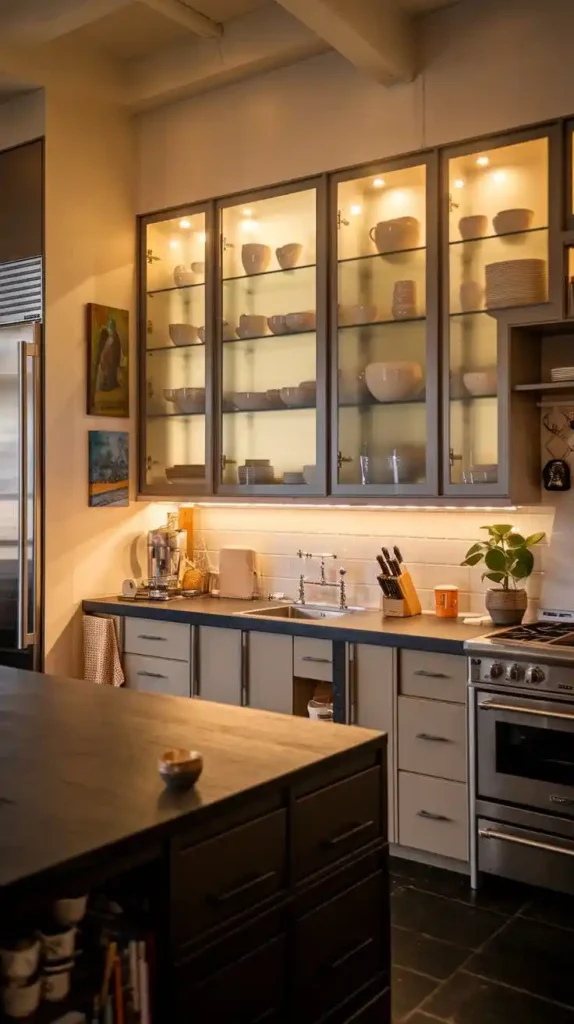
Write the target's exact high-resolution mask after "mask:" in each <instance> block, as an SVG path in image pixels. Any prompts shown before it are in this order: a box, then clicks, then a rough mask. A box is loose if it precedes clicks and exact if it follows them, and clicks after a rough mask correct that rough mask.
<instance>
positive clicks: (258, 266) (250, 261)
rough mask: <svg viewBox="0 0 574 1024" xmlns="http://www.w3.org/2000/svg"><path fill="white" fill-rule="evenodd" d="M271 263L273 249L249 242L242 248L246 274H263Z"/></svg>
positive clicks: (242, 260)
mask: <svg viewBox="0 0 574 1024" xmlns="http://www.w3.org/2000/svg"><path fill="white" fill-rule="evenodd" d="M270 261H271V249H270V248H269V246H268V245H261V243H260V242H248V243H247V244H246V245H242V246H241V262H242V263H243V269H244V270H245V273H246V274H262V273H263V272H264V271H265V270H267V267H268V266H269V263H270Z"/></svg>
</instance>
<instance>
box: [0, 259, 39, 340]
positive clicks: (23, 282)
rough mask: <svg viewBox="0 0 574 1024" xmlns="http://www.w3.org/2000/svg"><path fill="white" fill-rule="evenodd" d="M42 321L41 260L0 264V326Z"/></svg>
mask: <svg viewBox="0 0 574 1024" xmlns="http://www.w3.org/2000/svg"><path fill="white" fill-rule="evenodd" d="M41 319H42V257H41V256H37V257H35V258H34V259H31V260H14V261H13V262H12V263H0V325H2V326H3V325H5V324H16V323H24V321H27V320H30V321H34V320H41Z"/></svg>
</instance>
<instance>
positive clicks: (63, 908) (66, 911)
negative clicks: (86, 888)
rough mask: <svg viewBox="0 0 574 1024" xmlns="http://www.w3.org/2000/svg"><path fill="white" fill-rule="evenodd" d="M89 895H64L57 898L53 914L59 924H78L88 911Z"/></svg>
mask: <svg viewBox="0 0 574 1024" xmlns="http://www.w3.org/2000/svg"><path fill="white" fill-rule="evenodd" d="M87 905H88V895H87V893H86V894H85V895H84V896H70V897H64V898H63V899H61V900H55V901H54V906H53V914H54V917H55V919H56V921H57V922H58V923H59V924H65V925H71V924H78V923H79V922H80V921H81V920H82V918H83V917H84V915H85V913H86V907H87Z"/></svg>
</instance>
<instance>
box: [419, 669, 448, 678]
mask: <svg viewBox="0 0 574 1024" xmlns="http://www.w3.org/2000/svg"><path fill="white" fill-rule="evenodd" d="M415 676H424V677H425V679H450V676H449V675H447V674H446V672H427V670H426V668H419V669H417V671H416V672H415Z"/></svg>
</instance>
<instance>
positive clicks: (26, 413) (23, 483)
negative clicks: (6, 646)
mask: <svg viewBox="0 0 574 1024" xmlns="http://www.w3.org/2000/svg"><path fill="white" fill-rule="evenodd" d="M30 357H32V359H33V367H34V369H33V374H34V376H33V381H32V383H33V395H34V404H35V406H36V407H35V408H34V410H33V416H34V438H33V440H34V441H35V435H36V417H37V412H38V409H37V394H38V346H37V345H35V344H32V343H30V342H27V341H21V342H19V344H18V413H19V419H20V444H19V459H18V462H19V482H18V505H19V512H18V637H17V644H18V648H19V649H20V650H24V649H25V648H26V647H29V646H30V645H31V644H33V643H35V642H36V639H37V637H36V632H35V631H34V632H32V633H31V632H30V631H29V628H28V627H29V595H30V578H29V571H28V566H29V558H28V524H29V521H30V520H29V515H28V503H29V493H28V474H29V464H28V463H29V455H30V446H29V440H30V439H29V433H30V430H29V419H30V408H29V396H28V387H29V378H28V359H29V358H30ZM36 457H37V452H35V453H34V458H36ZM35 468H36V467H35V466H34V494H33V501H34V508H35V507H36V486H35V478H36V473H35ZM35 518H36V517H35V514H34V515H33V517H32V523H33V526H34V530H35V526H36V523H35Z"/></svg>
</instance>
